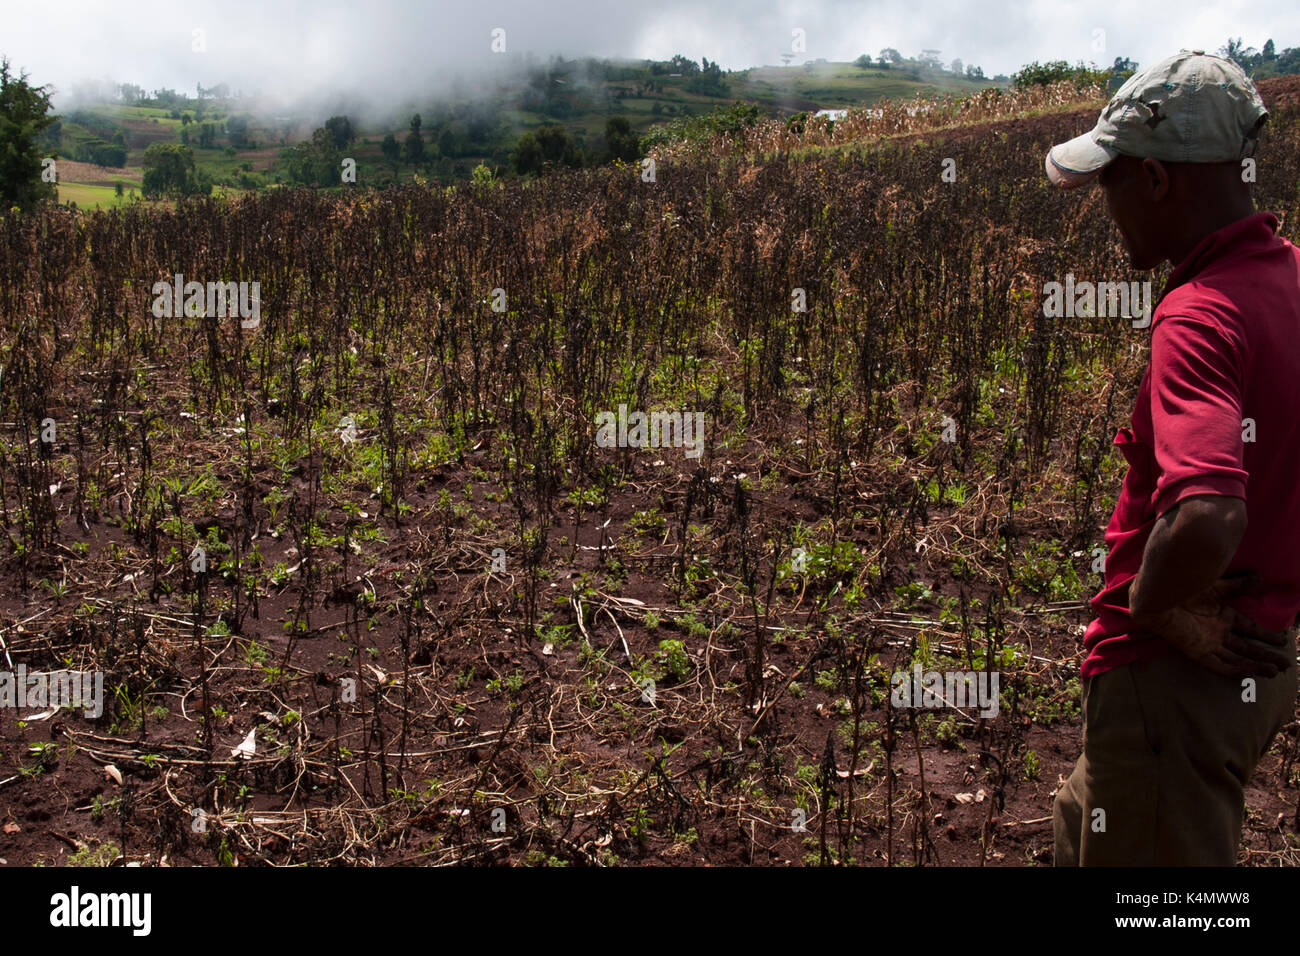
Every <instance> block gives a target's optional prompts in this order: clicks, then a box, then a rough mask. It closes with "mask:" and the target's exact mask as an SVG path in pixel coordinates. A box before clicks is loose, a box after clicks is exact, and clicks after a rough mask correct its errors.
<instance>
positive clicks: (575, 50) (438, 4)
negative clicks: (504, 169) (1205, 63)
mask: <svg viewBox="0 0 1300 956" xmlns="http://www.w3.org/2000/svg"><path fill="white" fill-rule="evenodd" d="M0 11H3V12H2V13H0V54H3V55H5V56H7V57H8V58H9V59H10V61H11V64H12V65H13V66H15V67H18V68H21V69H23V70H26V71H27V72H28V73H29V74H30V75H31V79H32V80H33V81H34V82H37V83H51V84H53V85H54V86H55V87H56V88H57V89H58V90H60V91H62V92H64V93H68V92H71V90H72V88H73V86H74V85H75V84H76V83H77V82H79V81H83V80H87V79H107V80H111V81H115V82H133V83H137V84H139V85H141V86H143V87H145V88H146V89H154V88H156V87H159V86H168V87H171V88H173V89H177V90H181V91H187V92H190V93H193V91H194V88H195V84H196V83H202V84H203V85H204V86H213V85H216V84H217V83H221V82H224V83H227V84H229V85H230V87H231V89H232V90H243V91H244V92H246V93H252V92H254V91H258V90H260V91H262V92H263V93H266V94H270V95H275V96H281V97H285V98H286V99H289V98H296V97H298V96H302V95H312V94H318V95H319V94H323V93H326V92H344V93H347V92H351V93H353V94H356V95H359V96H365V97H367V98H375V99H380V100H382V99H387V98H390V96H391V98H393V99H398V98H406V97H410V96H412V95H416V96H419V95H423V94H426V93H434V92H436V91H437V89H438V88H440V87H446V86H449V85H450V83H451V81H452V78H453V77H455V76H456V75H457V74H459V75H460V76H462V77H463V79H464V80H465V81H466V82H470V83H472V82H474V81H475V80H477V79H479V78H481V77H482V76H484V75H486V74H488V73H490V72H491V71H492V70H494V69H500V68H501V67H502V66H504V65H505V64H506V63H508V62H510V61H515V62H518V60H519V59H520V58H521V57H522V56H523V55H524V54H525V53H527V52H529V51H531V52H532V53H533V54H534V55H535V56H536V57H537V58H538V59H539V60H545V59H546V58H548V57H549V56H550V55H551V54H554V53H559V54H562V55H564V56H566V57H576V56H588V55H590V56H600V57H605V56H608V57H619V56H626V57H635V58H645V57H649V58H656V59H667V58H669V57H671V56H672V55H673V54H674V53H682V54H685V55H686V56H688V57H690V58H692V59H695V60H698V59H699V58H700V57H702V56H704V57H708V58H709V59H710V60H716V61H718V62H719V63H721V65H722V66H723V67H724V68H725V69H743V68H745V67H747V66H756V65H762V64H778V63H780V56H781V54H782V53H785V52H790V49H791V42H792V31H793V30H794V29H796V28H799V29H802V30H803V31H804V35H805V37H806V52H802V53H796V54H795V61H794V62H796V63H799V62H802V61H803V60H804V59H812V58H816V57H826V58H827V59H831V60H851V59H854V58H856V57H857V56H858V55H860V54H862V53H864V52H865V53H871V54H872V55H873V56H874V55H877V54H879V52H880V49H881V48H882V47H885V46H892V47H895V48H897V49H898V50H900V51H901V52H902V53H903V54H904V55H907V56H911V55H914V54H917V53H919V52H920V51H921V50H922V49H927V48H928V49H937V50H939V51H940V55H941V56H942V58H943V60H944V62H945V63H948V62H950V61H951V60H952V59H953V58H960V59H962V60H963V61H964V62H965V63H966V64H968V65H969V64H978V65H980V66H982V67H983V68H984V72H985V73H986V74H987V75H989V76H992V75H994V74H996V73H1011V72H1014V71H1015V70H1016V69H1018V68H1019V67H1020V66H1022V65H1023V64H1025V63H1027V62H1029V61H1032V60H1050V59H1065V60H1069V61H1071V62H1074V61H1076V60H1084V61H1094V62H1097V63H1099V64H1102V65H1106V66H1109V65H1110V63H1112V62H1113V61H1114V59H1115V57H1116V56H1127V57H1130V58H1132V59H1135V60H1137V61H1139V62H1140V63H1143V64H1146V63H1150V62H1153V61H1155V60H1158V59H1160V58H1162V57H1163V56H1166V55H1168V54H1170V53H1175V52H1177V51H1178V50H1179V49H1180V48H1184V47H1185V48H1188V49H1196V48H1203V49H1206V50H1208V51H1210V52H1213V51H1215V50H1217V49H1218V48H1219V47H1220V46H1222V45H1223V43H1224V41H1225V40H1226V39H1227V38H1228V37H1229V36H1240V37H1242V39H1243V40H1244V41H1245V43H1246V44H1247V45H1248V46H1256V47H1261V46H1263V44H1264V41H1265V40H1267V39H1269V38H1270V37H1271V38H1272V39H1273V40H1274V42H1275V44H1276V46H1277V48H1278V49H1279V50H1281V49H1283V48H1285V47H1288V46H1300V4H1297V3H1296V2H1295V0H1217V2H1213V3H1196V2H1191V0H1139V2H1135V0H1090V2H1057V0H1011V2H1004V3H996V2H990V3H979V2H963V0H883V2H873V0H868V2H863V0H858V2H852V0H802V2H800V0H785V2H771V0H709V2H688V0H604V2H593V0H474V2H456V3H451V2H442V0H311V2H306V0H213V2H207V0H118V2H113V0H54V2H44V3H41V2H32V0H0ZM494 28H501V29H503V30H504V31H505V45H506V50H505V54H504V55H500V54H495V53H493V52H492V50H491V48H490V44H491V42H492V35H491V34H492V31H493V29H494ZM196 30H201V31H203V33H202V34H201V40H202V43H201V45H202V46H204V47H205V49H204V50H202V51H196V50H195V49H194V48H195V46H196V45H200V44H198V43H196V34H195V31H196ZM1097 31H1103V32H1102V33H1098V32H1097ZM56 102H57V101H56Z"/></svg>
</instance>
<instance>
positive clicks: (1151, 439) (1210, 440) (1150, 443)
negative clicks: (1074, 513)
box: [1082, 212, 1300, 678]
mask: <svg viewBox="0 0 1300 956" xmlns="http://www.w3.org/2000/svg"><path fill="white" fill-rule="evenodd" d="M1277 225H1278V221H1277V217H1276V216H1274V215H1273V214H1272V213H1268V212H1260V213H1256V214H1255V215H1253V216H1249V217H1247V218H1245V219H1242V220H1240V221H1238V222H1235V223H1233V224H1232V225H1230V226H1225V227H1224V228H1223V229H1220V230H1219V231H1218V232H1215V233H1212V234H1211V235H1209V236H1206V237H1205V239H1204V240H1202V241H1201V242H1200V244H1198V245H1197V246H1196V248H1194V249H1193V250H1192V251H1191V253H1190V254H1189V255H1188V256H1187V258H1185V259H1184V260H1183V261H1182V262H1180V263H1179V264H1178V266H1177V267H1176V268H1175V269H1174V270H1173V272H1172V273H1171V274H1170V276H1169V282H1168V284H1167V285H1166V286H1165V292H1164V294H1163V295H1162V297H1161V300H1160V304H1159V306H1158V307H1157V308H1156V310H1155V314H1154V316H1153V317H1152V322H1151V359H1150V363H1149V364H1148V365H1147V370H1146V374H1145V375H1144V376H1143V378H1142V385H1141V388H1140V389H1139V391H1138V398H1137V407H1136V408H1135V409H1134V411H1133V417H1132V419H1131V421H1132V428H1121V429H1120V430H1119V433H1118V434H1117V435H1116V436H1115V444H1116V445H1118V446H1119V449H1120V451H1121V452H1122V453H1123V454H1124V457H1125V458H1126V459H1128V465H1129V468H1128V474H1126V475H1125V477H1124V486H1123V489H1122V490H1121V491H1120V496H1119V501H1118V502H1117V503H1116V505H1115V513H1114V514H1113V515H1112V516H1111V519H1110V524H1109V525H1108V526H1107V528H1106V546H1107V557H1106V581H1105V586H1104V587H1103V588H1102V590H1101V592H1100V593H1099V594H1098V595H1097V596H1096V597H1095V598H1093V599H1092V609H1093V611H1094V612H1096V614H1097V618H1096V619H1095V620H1094V621H1093V622H1092V623H1091V624H1090V625H1089V626H1088V629H1087V631H1086V633H1085V634H1084V638H1083V646H1084V649H1085V650H1086V651H1087V659H1086V660H1085V661H1084V662H1083V671H1082V674H1083V676H1084V677H1085V678H1087V677H1091V676H1092V675H1094V674H1100V673H1102V672H1103V671H1107V670H1110V669H1111V668H1114V667H1121V666H1123V665H1125V664H1131V663H1133V662H1135V661H1140V660H1146V659H1149V658H1152V657H1156V656H1158V655H1160V654H1164V653H1166V652H1168V651H1169V650H1171V649H1172V645H1170V644H1169V643H1168V642H1167V641H1165V640H1164V639H1163V638H1161V637H1159V636H1157V635H1154V634H1151V633H1147V632H1142V631H1134V630H1133V625H1132V622H1131V620H1130V619H1129V614H1128V597H1129V585H1130V583H1131V582H1132V580H1133V578H1134V577H1136V576H1137V572H1138V568H1139V567H1140V566H1141V564H1142V552H1143V549H1144V548H1145V547H1146V542H1147V536H1148V535H1149V534H1150V533H1151V527H1152V525H1154V524H1155V521H1156V519H1157V518H1158V517H1160V516H1161V515H1162V514H1164V513H1165V512H1166V511H1168V510H1169V509H1170V508H1172V507H1173V506H1174V505H1176V504H1177V503H1178V502H1179V501H1181V500H1182V499H1184V498H1186V497H1189V496H1191V495H1207V494H1208V495H1231V496H1232V497H1235V498H1242V499H1244V500H1245V502H1246V512H1247V517H1248V521H1247V528H1246V534H1245V537H1244V538H1242V541H1241V545H1240V546H1239V547H1238V548H1237V553H1236V554H1235V555H1234V556H1233V558H1232V561H1231V563H1229V565H1228V568H1227V570H1226V571H1225V572H1224V573H1225V574H1232V573H1234V572H1237V571H1246V570H1254V571H1257V572H1258V573H1259V574H1260V576H1261V577H1262V579H1263V581H1264V590H1263V592H1262V593H1261V594H1259V595H1251V596H1248V597H1243V598H1240V599H1237V600H1235V601H1233V602H1232V603H1233V605H1234V606H1235V607H1236V608H1238V609H1239V610H1240V611H1241V612H1242V613H1244V614H1248V615H1250V616H1251V617H1252V618H1254V619H1255V620H1256V621H1258V622H1259V623H1260V624H1261V625H1262V626H1264V627H1266V628H1269V629H1270V630H1285V629H1286V628H1288V627H1290V626H1291V624H1292V622H1293V621H1294V620H1295V617H1296V612H1297V611H1300V414H1297V413H1300V250H1297V249H1296V247H1295V246H1293V245H1292V244H1291V243H1290V242H1288V241H1287V240H1285V239H1282V238H1280V237H1279V236H1277V235H1276V231H1277ZM1243 419H1250V420H1253V432H1252V429H1251V422H1250V421H1247V422H1246V424H1245V425H1243V424H1242V422H1243Z"/></svg>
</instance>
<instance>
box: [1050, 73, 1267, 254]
mask: <svg viewBox="0 0 1300 956" xmlns="http://www.w3.org/2000/svg"><path fill="white" fill-rule="evenodd" d="M1267 118H1268V112H1267V110H1265V109H1264V104H1263V102H1262V101H1261V100H1260V98H1259V94H1258V93H1257V92H1256V90H1255V87H1254V84H1252V83H1251V82H1250V79H1249V78H1248V77H1247V76H1246V75H1245V74H1244V73H1243V72H1242V71H1241V69H1240V68H1239V67H1237V65H1236V64H1234V63H1232V62H1231V61H1230V60H1225V59H1222V58H1220V57H1217V56H1207V55H1205V54H1204V53H1202V52H1201V51H1199V50H1197V51H1193V52H1190V53H1189V52H1183V53H1179V54H1177V55H1176V56H1172V57H1169V58H1168V59H1166V60H1162V61H1161V62H1159V63H1157V64H1156V65H1155V66H1152V67H1150V68H1149V69H1147V70H1144V71H1142V72H1141V73H1136V74H1134V75H1133V76H1132V77H1130V78H1129V80H1128V81H1127V82H1126V83H1125V84H1124V85H1123V86H1122V87H1120V89H1119V92H1117V93H1116V94H1115V96H1114V98H1112V99H1111V101H1110V102H1109V103H1108V104H1107V105H1106V108H1105V109H1103V110H1102V112H1101V116H1100V117H1099V118H1098V120H1097V125H1096V126H1095V127H1094V128H1093V129H1092V130H1091V131H1089V132H1087V133H1084V134H1083V135H1082V136H1078V137H1075V138H1074V139H1072V140H1070V141H1069V142H1066V143H1061V144H1059V145H1057V146H1054V147H1052V149H1051V151H1050V152H1049V153H1048V154H1047V159H1046V161H1045V166H1046V169H1047V176H1048V178H1049V179H1050V180H1051V181H1052V182H1053V183H1055V184H1056V185H1058V186H1060V187H1062V188H1064V189H1072V188H1075V187H1078V186H1082V185H1084V184H1085V183H1089V182H1092V181H1093V180H1096V181H1097V182H1098V183H1099V184H1100V185H1101V187H1102V189H1104V190H1105V193H1106V208H1107V209H1108V211H1109V212H1110V215H1111V218H1112V219H1114V221H1115V225H1116V226H1117V227H1118V229H1119V231H1120V235H1121V236H1122V237H1123V239H1124V245H1125V247H1126V248H1127V249H1128V251H1129V255H1130V257H1131V259H1132V263H1133V265H1134V266H1135V267H1136V268H1139V269H1150V268H1153V267H1154V266H1157V265H1159V264H1160V263H1161V262H1163V261H1165V260H1166V259H1169V260H1172V261H1175V262H1177V261H1178V260H1179V258H1180V257H1181V255H1182V254H1183V253H1186V252H1188V251H1190V249H1191V247H1192V246H1193V245H1195V243H1196V242H1197V241H1199V240H1200V239H1201V238H1202V237H1203V236H1204V235H1206V234H1208V233H1209V232H1212V231H1214V230H1215V229H1218V228H1221V227H1222V226H1224V225H1227V224H1228V223H1230V222H1234V221H1236V220H1237V219H1240V218H1242V217H1243V216H1247V215H1250V213H1251V212H1252V211H1253V206H1252V205H1251V201H1250V192H1249V186H1248V185H1247V183H1246V181H1245V179H1244V177H1243V176H1242V162H1241V161H1242V160H1243V159H1244V158H1246V157H1250V156H1252V155H1253V154H1254V151H1255V145H1256V143H1257V142H1258V138H1259V133H1260V130H1261V128H1262V127H1263V125H1264V123H1265V121H1266V120H1267Z"/></svg>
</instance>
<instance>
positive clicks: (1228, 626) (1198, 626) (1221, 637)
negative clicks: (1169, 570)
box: [1133, 574, 1295, 677]
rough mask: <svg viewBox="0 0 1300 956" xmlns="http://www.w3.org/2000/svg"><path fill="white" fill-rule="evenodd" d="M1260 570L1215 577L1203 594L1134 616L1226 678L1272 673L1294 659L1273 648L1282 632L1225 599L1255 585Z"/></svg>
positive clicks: (1283, 640) (1279, 644) (1282, 639)
mask: <svg viewBox="0 0 1300 956" xmlns="http://www.w3.org/2000/svg"><path fill="white" fill-rule="evenodd" d="M1258 583H1259V577H1258V575H1254V574H1252V575H1244V576H1237V577H1223V578H1219V580H1218V581H1216V582H1215V583H1214V584H1213V585H1212V586H1211V587H1210V588H1209V590H1207V591H1206V592H1205V593H1203V594H1201V595H1198V596H1197V597H1195V598H1192V599H1190V600H1188V601H1185V602H1183V603H1182V604H1180V605H1177V606H1175V607H1172V608H1170V609H1169V610H1167V611H1164V612H1162V613H1161V614H1157V615H1152V616H1150V617H1148V618H1137V617H1135V618H1134V619H1133V623H1134V624H1135V625H1136V626H1137V627H1139V628H1141V629H1142V630H1144V631H1149V632H1151V633H1153V634H1158V635H1159V636H1160V637H1163V638H1164V639H1165V640H1167V641H1168V642H1169V643H1171V644H1173V645H1174V646H1175V647H1176V648H1178V649H1179V650H1180V651H1182V652H1183V653H1184V654H1186V655H1187V656H1188V657H1190V658H1191V659H1192V660H1194V661H1196V662H1197V663H1198V664H1200V665H1201V666H1203V667H1205V668H1208V669H1209V670H1211V671H1213V672H1214V673H1216V674H1222V675H1223V676H1224V677H1274V676H1276V675H1277V674H1279V673H1281V672H1282V671H1284V670H1286V669H1287V668H1288V667H1291V666H1292V665H1293V664H1294V663H1295V661H1293V660H1291V659H1290V658H1288V656H1287V655H1286V654H1284V653H1282V652H1281V651H1279V650H1277V648H1280V647H1282V646H1283V645H1285V643H1286V632H1285V631H1270V630H1267V629H1265V628H1263V627H1260V626H1259V624H1257V623H1256V622H1255V621H1254V620H1252V619H1251V618H1250V617H1249V616H1248V615H1245V614H1242V613H1241V612H1240V611H1238V610H1236V609H1235V608H1232V607H1229V606H1228V604H1227V603H1226V602H1227V601H1229V600H1231V599H1232V598H1235V597H1241V596H1243V595H1245V594H1250V593H1251V592H1252V591H1254V590H1255V589H1256V588H1257V587H1258Z"/></svg>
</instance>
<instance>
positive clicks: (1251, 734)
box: [1052, 629, 1296, 866]
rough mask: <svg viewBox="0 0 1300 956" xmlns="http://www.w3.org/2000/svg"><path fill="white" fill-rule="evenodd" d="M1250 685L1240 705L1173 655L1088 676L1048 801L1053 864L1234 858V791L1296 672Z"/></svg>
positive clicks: (1281, 712) (1261, 748) (1235, 688)
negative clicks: (1079, 742)
mask: <svg viewBox="0 0 1300 956" xmlns="http://www.w3.org/2000/svg"><path fill="white" fill-rule="evenodd" d="M1286 653H1287V654H1288V655H1289V659H1290V660H1295V655H1296V635H1295V630H1294V629H1293V630H1292V631H1291V632H1290V633H1289V634H1288V636H1287V647H1286ZM1254 686H1255V693H1254V698H1255V699H1254V700H1253V701H1250V700H1249V696H1250V695H1249V694H1248V690H1247V688H1244V687H1243V682H1242V681H1240V680H1234V679H1233V678H1228V677H1221V676H1219V675H1218V674H1214V673H1212V672H1211V671H1208V670H1206V669H1205V668H1204V667H1202V666H1201V665H1199V664H1197V663H1195V662H1194V661H1193V660H1192V659H1191V658H1189V657H1187V656H1186V655H1185V654H1183V653H1181V652H1179V651H1174V652H1172V653H1169V654H1166V655H1164V656H1163V657H1159V658H1157V659H1155V660H1151V661H1145V662H1141V663H1137V664H1131V665H1128V666H1125V667H1117V668H1115V669H1114V670H1109V671H1105V672H1103V673H1101V674H1097V675H1095V676H1093V677H1090V678H1088V679H1087V680H1086V681H1085V682H1084V687H1083V755H1082V756H1081V757H1080V758H1079V762H1078V763H1077V764H1076V765H1075V767H1074V772H1073V773H1071V774H1070V779H1069V780H1068V781H1067V782H1066V784H1065V786H1063V787H1062V788H1061V789H1060V791H1058V792H1057V794H1056V802H1055V804H1054V805H1053V812H1052V829H1053V835H1054V837H1055V843H1056V861H1055V862H1056V865H1057V866H1232V865H1234V864H1235V862H1236V859H1237V843H1238V841H1239V840H1240V838H1241V825H1242V818H1243V814H1244V808H1245V797H1244V787H1245V785H1246V783H1247V781H1249V780H1250V777H1251V774H1253V773H1254V771H1255V767H1256V765H1257V764H1258V763H1259V761H1260V759H1261V758H1262V757H1263V756H1264V754H1265V753H1267V752H1268V748H1269V746H1270V745H1271V744H1272V742H1273V738H1274V737H1275V736H1276V735H1277V733H1278V731H1279V730H1281V729H1282V727H1283V726H1284V725H1285V724H1287V723H1288V722H1290V720H1291V719H1292V717H1293V716H1294V714H1295V704H1296V668H1295V667H1294V666H1293V667H1290V668H1288V669H1287V670H1286V672H1285V673H1282V674H1279V675H1278V676H1276V677H1272V678H1263V677H1257V678H1254ZM1243 697H1245V698H1246V699H1245V700H1243Z"/></svg>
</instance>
